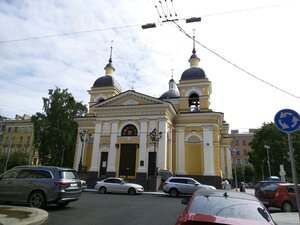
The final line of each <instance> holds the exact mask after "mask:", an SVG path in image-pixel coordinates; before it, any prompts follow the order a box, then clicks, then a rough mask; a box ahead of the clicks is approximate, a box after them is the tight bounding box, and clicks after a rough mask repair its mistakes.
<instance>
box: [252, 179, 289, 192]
mask: <svg viewBox="0 0 300 225" xmlns="http://www.w3.org/2000/svg"><path fill="white" fill-rule="evenodd" d="M277 183H284V182H282V181H276V180H275V181H274V180H273V181H271V180H263V181H260V182H258V183H257V184H256V185H255V186H254V195H255V196H256V195H257V192H258V190H260V189H261V188H263V187H266V186H267V185H269V184H277Z"/></svg>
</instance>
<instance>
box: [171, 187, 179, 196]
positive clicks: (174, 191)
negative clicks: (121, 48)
mask: <svg viewBox="0 0 300 225" xmlns="http://www.w3.org/2000/svg"><path fill="white" fill-rule="evenodd" d="M178 195H179V192H178V191H177V189H175V188H173V189H171V190H170V196H171V197H177V196H178Z"/></svg>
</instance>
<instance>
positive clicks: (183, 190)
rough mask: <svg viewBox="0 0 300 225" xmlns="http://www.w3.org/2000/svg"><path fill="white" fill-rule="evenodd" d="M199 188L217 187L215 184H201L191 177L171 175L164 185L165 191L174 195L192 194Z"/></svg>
mask: <svg viewBox="0 0 300 225" xmlns="http://www.w3.org/2000/svg"><path fill="white" fill-rule="evenodd" d="M198 189H214V190H215V189H216V188H215V187H214V186H210V185H205V184H201V183H199V182H198V181H196V180H195V179H193V178H190V177H169V178H168V179H167V180H166V181H165V183H164V186H163V191H164V192H165V193H169V194H170V196H172V197H177V196H178V195H179V194H190V195H192V194H193V193H194V192H195V191H196V190H198Z"/></svg>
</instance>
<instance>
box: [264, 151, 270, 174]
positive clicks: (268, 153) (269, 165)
mask: <svg viewBox="0 0 300 225" xmlns="http://www.w3.org/2000/svg"><path fill="white" fill-rule="evenodd" d="M264 148H265V149H267V157H268V169H269V177H271V166H270V157H269V149H270V146H269V145H264Z"/></svg>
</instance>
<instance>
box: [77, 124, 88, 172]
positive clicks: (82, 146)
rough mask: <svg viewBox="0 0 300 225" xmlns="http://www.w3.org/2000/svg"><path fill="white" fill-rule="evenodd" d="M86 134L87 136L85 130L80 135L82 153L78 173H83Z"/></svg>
mask: <svg viewBox="0 0 300 225" xmlns="http://www.w3.org/2000/svg"><path fill="white" fill-rule="evenodd" d="M85 134H86V130H83V131H82V132H80V133H79V135H80V141H81V152H80V159H79V164H78V173H81V169H82V154H83V148H84V142H85Z"/></svg>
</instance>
